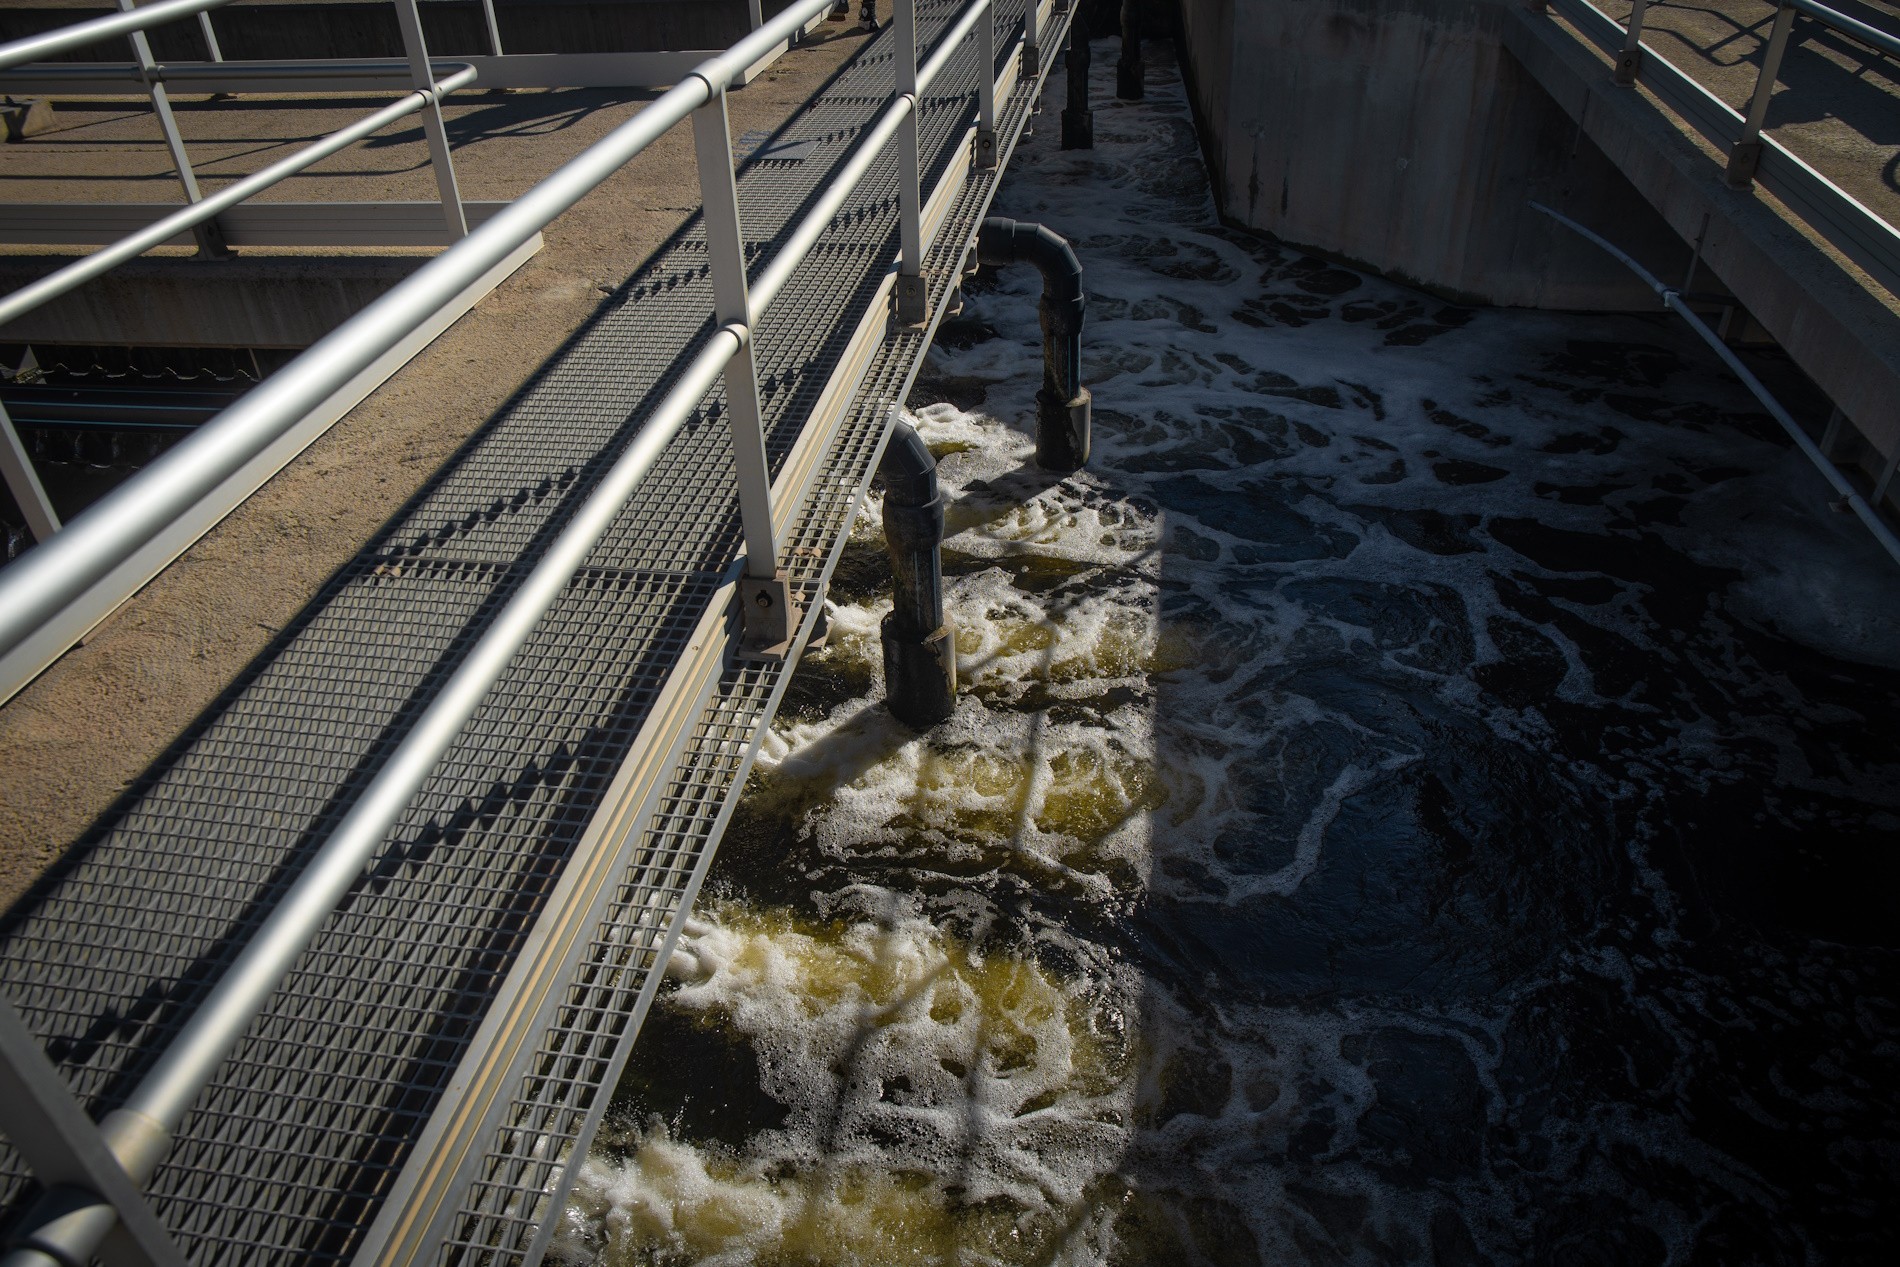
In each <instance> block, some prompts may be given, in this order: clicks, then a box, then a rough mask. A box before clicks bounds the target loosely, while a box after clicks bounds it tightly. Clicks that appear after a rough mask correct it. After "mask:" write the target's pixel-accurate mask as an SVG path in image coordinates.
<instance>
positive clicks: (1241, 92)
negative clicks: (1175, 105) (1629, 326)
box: [1180, 0, 1687, 310]
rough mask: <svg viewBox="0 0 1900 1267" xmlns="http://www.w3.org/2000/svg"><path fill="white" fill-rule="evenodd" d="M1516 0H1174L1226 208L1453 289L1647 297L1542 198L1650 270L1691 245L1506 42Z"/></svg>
mask: <svg viewBox="0 0 1900 1267" xmlns="http://www.w3.org/2000/svg"><path fill="white" fill-rule="evenodd" d="M1513 3H1516V0H1180V10H1181V22H1182V35H1183V40H1182V42H1183V45H1184V47H1185V53H1186V59H1187V62H1188V64H1189V68H1190V70H1191V73H1192V91H1193V93H1194V97H1195V105H1196V108H1197V109H1198V111H1199V112H1200V115H1201V120H1202V125H1203V136H1204V145H1205V146H1206V148H1207V151H1208V157H1209V161H1210V164H1211V165H1212V167H1213V168H1214V183H1215V188H1216V192H1217V196H1218V198H1219V200H1220V204H1221V210H1222V212H1223V214H1225V215H1226V216H1228V217H1229V218H1230V219H1232V220H1234V221H1235V222H1237V223H1240V224H1243V225H1246V226H1248V227H1251V228H1255V229H1262V230H1265V231H1266V232H1268V233H1271V234H1273V235H1274V236H1275V237H1278V238H1281V239H1283V240H1285V241H1287V242H1291V243H1295V244H1298V245H1301V246H1307V247H1311V248H1314V249H1317V250H1320V251H1324V252H1328V253H1330V254H1334V255H1338V256H1342V257H1344V258H1346V259H1348V260H1351V261H1353V262H1355V263H1358V264H1361V265H1364V266H1366V267H1369V268H1371V269H1373V270H1376V271H1378V272H1380V273H1384V274H1386V275H1388V276H1392V277H1395V278H1399V279H1402V280H1406V281H1410V282H1414V283H1417V284H1420V285H1423V286H1426V287H1428V288H1431V289H1433V290H1437V291H1441V292H1444V293H1447V294H1450V295H1452V296H1455V297H1459V298H1463V299H1467V300H1472V301H1481V302H1486V303H1494V304H1508V305H1516V306H1524V307H1540V308H1560V309H1584V310H1589V309H1630V308H1648V307H1653V306H1654V299H1653V297H1652V296H1651V295H1650V294H1649V292H1648V291H1647V290H1646V289H1645V288H1643V287H1642V285H1641V284H1640V283H1638V282H1636V281H1635V280H1634V279H1633V278H1632V277H1631V276H1630V275H1629V274H1628V273H1627V272H1625V271H1624V270H1623V269H1622V268H1621V267H1619V266H1617V265H1615V264H1613V263H1611V262H1609V261H1607V260H1606V259H1605V258H1604V257H1603V255H1602V254H1601V253H1600V252H1598V251H1597V250H1596V249H1595V248H1594V247H1591V246H1589V245H1587V244H1585V243H1583V242H1581V241H1579V240H1577V239H1575V238H1572V237H1570V236H1569V235H1567V234H1561V233H1554V232H1552V226H1551V222H1550V221H1549V220H1547V219H1545V218H1544V217H1543V216H1541V215H1538V214H1537V213H1535V212H1533V211H1531V210H1530V209H1529V207H1528V206H1527V205H1526V204H1527V202H1528V201H1529V200H1530V199H1533V198H1535V199H1537V200H1539V201H1542V202H1545V203H1547V204H1549V205H1552V206H1555V207H1557V208H1558V209H1559V210H1562V211H1564V212H1566V213H1567V214H1569V215H1572V216H1575V217H1576V218H1578V219H1580V220H1582V221H1584V222H1585V223H1588V224H1595V225H1605V226H1615V227H1616V236H1617V239H1618V241H1619V242H1620V243H1621V244H1622V245H1624V246H1625V247H1627V248H1629V249H1631V250H1632V251H1633V253H1634V254H1636V255H1637V257H1638V258H1640V259H1643V260H1644V262H1645V263H1648V264H1650V265H1651V266H1652V267H1653V268H1655V269H1657V271H1658V272H1659V273H1661V275H1663V276H1671V277H1673V276H1679V275H1680V273H1681V271H1682V268H1683V265H1684V263H1685V262H1686V254H1687V252H1686V248H1685V247H1684V246H1683V244H1682V241H1681V239H1680V238H1679V237H1678V236H1677V235H1676V234H1675V233H1674V232H1672V231H1671V229H1670V228H1669V226H1668V224H1667V223H1665V222H1664V220H1663V219H1662V217H1661V216H1659V215H1658V214H1657V213H1656V212H1655V211H1654V210H1653V209H1652V208H1651V207H1650V205H1649V204H1648V203H1647V202H1646V201H1645V200H1644V199H1643V197H1642V196H1641V195H1640V194H1638V193H1637V191H1636V190H1635V189H1634V188H1633V187H1632V186H1631V185H1630V183H1629V182H1628V181H1627V180H1626V179H1625V178H1624V177H1623V176H1622V174H1621V173H1620V172H1619V171H1618V170H1617V168H1616V167H1615V165H1614V164H1612V163H1611V162H1610V160H1609V159H1608V158H1606V157H1605V156H1604V154H1603V152H1602V151H1601V150H1599V149H1598V148H1597V146H1596V145H1595V144H1594V143H1593V142H1591V140H1590V139H1589V138H1588V136H1586V135H1584V134H1583V132H1582V130H1581V129H1580V128H1579V127H1578V126H1577V124H1576V122H1575V121H1574V120H1572V119H1571V118H1570V117H1569V116H1568V115H1566V114H1565V112H1564V111H1563V110H1562V109H1561V108H1560V107H1559V106H1558V105H1557V103H1556V102H1554V101H1553V100H1552V99H1551V97H1550V95H1549V94H1548V93H1547V92H1545V90H1544V89H1543V88H1542V87H1541V86H1540V85H1539V84H1538V82H1537V81H1536V80H1535V79H1534V78H1533V77H1532V76H1531V74H1530V73H1529V72H1528V71H1527V70H1525V69H1524V67H1523V66H1522V65H1521V64H1520V63H1519V62H1518V61H1517V60H1516V59H1515V58H1514V57H1512V56H1511V55H1510V53H1508V52H1507V51H1506V50H1505V48H1504V44H1503V37H1502V30H1503V21H1504V20H1505V19H1508V18H1509V17H1510V16H1511V14H1510V11H1509V8H1508V7H1507V6H1508V5H1510V4H1513Z"/></svg>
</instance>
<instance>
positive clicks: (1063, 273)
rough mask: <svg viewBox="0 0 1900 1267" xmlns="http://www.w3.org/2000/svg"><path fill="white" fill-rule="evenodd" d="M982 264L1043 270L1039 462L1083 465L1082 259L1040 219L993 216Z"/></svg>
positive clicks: (1086, 409)
mask: <svg viewBox="0 0 1900 1267" xmlns="http://www.w3.org/2000/svg"><path fill="white" fill-rule="evenodd" d="M976 259H977V263H978V264H988V265H991V266H996V265H1001V264H1010V263H1014V262H1015V261H1017V260H1023V261H1026V262H1028V263H1031V264H1034V265H1035V266H1036V268H1037V270H1038V271H1039V272H1041V274H1042V304H1041V315H1042V387H1041V388H1040V389H1039V390H1038V391H1037V392H1036V465H1037V466H1040V467H1042V468H1043V469H1044V470H1049V471H1075V470H1080V469H1081V468H1082V467H1083V466H1085V465H1086V464H1087V463H1088V460H1089V415H1090V413H1091V411H1092V407H1093V404H1092V400H1091V398H1090V396H1089V389H1088V388H1086V387H1084V386H1082V313H1083V309H1084V308H1085V307H1086V306H1087V303H1088V298H1087V296H1086V295H1084V294H1083V293H1082V262H1081V261H1080V260H1078V259H1076V258H1075V251H1074V250H1073V249H1072V248H1071V247H1070V246H1069V244H1068V243H1067V242H1066V241H1064V240H1063V239H1062V238H1061V237H1060V236H1059V235H1058V234H1056V233H1054V232H1052V231H1051V230H1049V229H1046V228H1044V227H1043V226H1042V225H1039V224H1028V223H1025V222H1018V221H1015V220H1007V219H1004V218H1003V217H1001V216H991V217H990V218H989V219H987V220H985V221H983V227H982V229H981V230H979V231H978V233H977V236H976Z"/></svg>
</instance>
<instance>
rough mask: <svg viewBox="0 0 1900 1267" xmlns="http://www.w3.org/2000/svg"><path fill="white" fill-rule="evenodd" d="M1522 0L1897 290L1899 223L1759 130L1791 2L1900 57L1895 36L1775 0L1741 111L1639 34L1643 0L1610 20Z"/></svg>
mask: <svg viewBox="0 0 1900 1267" xmlns="http://www.w3.org/2000/svg"><path fill="white" fill-rule="evenodd" d="M1527 3H1528V4H1530V6H1531V7H1532V8H1534V9H1538V10H1547V11H1551V12H1555V13H1557V14H1558V15H1560V16H1561V17H1563V18H1564V19H1565V20H1566V21H1567V22H1569V23H1570V24H1571V25H1572V27H1574V28H1575V30H1576V31H1577V32H1578V33H1579V34H1581V35H1582V36H1583V37H1584V38H1585V39H1587V40H1589V41H1590V42H1591V43H1593V44H1595V45H1597V46H1598V47H1599V48H1601V49H1603V50H1604V51H1605V52H1607V53H1609V54H1610V56H1611V57H1612V59H1613V60H1614V61H1615V71H1614V74H1615V77H1616V80H1617V82H1618V83H1622V84H1635V83H1638V82H1640V83H1642V84H1643V85H1644V86H1645V87H1647V88H1648V89H1650V90H1651V91H1652V92H1654V93H1655V94H1656V96H1657V97H1658V98H1659V99H1660V100H1661V101H1662V102H1663V104H1664V105H1666V106H1667V107H1668V108H1669V109H1671V110H1672V111H1674V112H1675V113H1676V114H1677V115H1678V116H1680V117H1681V119H1682V120H1683V122H1684V123H1686V124H1687V125H1688V126H1689V127H1691V128H1692V129H1694V130H1695V131H1696V132H1698V133H1700V134H1701V135H1702V136H1703V137H1705V138H1706V139H1707V140H1708V141H1709V142H1710V143H1712V144H1713V145H1714V146H1715V147H1716V148H1717V149H1719V150H1721V151H1722V152H1723V153H1724V154H1725V155H1726V156H1727V178H1728V180H1729V183H1730V184H1731V185H1733V186H1734V187H1736V188H1739V189H1746V188H1748V187H1749V186H1751V185H1753V184H1757V183H1759V184H1760V185H1761V186H1762V187H1763V188H1765V189H1767V190H1768V191H1769V192H1770V193H1772V194H1774V195H1775V196H1776V197H1777V198H1779V199H1780V200H1781V201H1782V202H1783V203H1785V204H1786V205H1787V207H1788V208H1789V210H1791V211H1792V212H1793V213H1794V214H1795V215H1796V216H1798V217H1800V218H1801V219H1802V220H1803V221H1805V222H1806V223H1807V224H1808V225H1809V226H1810V227H1811V228H1812V229H1813V230H1814V232H1815V233H1816V234H1818V235H1819V236H1820V237H1821V238H1822V239H1823V240H1825V241H1826V242H1827V243H1828V244H1829V245H1830V246H1832V247H1833V248H1834V249H1836V250H1838V251H1840V252H1841V253H1842V254H1843V255H1845V256H1847V258H1848V259H1850V260H1852V261H1853V262H1854V263H1855V264H1856V265H1858V266H1859V267H1860V268H1862V269H1864V270H1866V272H1867V274H1868V275H1869V276H1870V277H1872V278H1873V279H1874V281H1875V282H1876V283H1878V284H1879V285H1881V286H1883V287H1885V288H1886V289H1887V290H1888V291H1890V292H1891V293H1893V294H1895V295H1900V229H1896V228H1895V226H1894V225H1893V224H1892V223H1890V222H1889V221H1887V220H1885V219H1883V218H1882V217H1881V216H1880V215H1879V214H1877V213H1876V212H1874V211H1873V210H1871V209H1870V208H1868V207H1867V206H1866V205H1865V204H1864V203H1862V202H1861V201H1860V200H1859V199H1857V198H1855V197H1854V196H1853V195H1852V194H1849V193H1848V192H1847V191H1846V190H1844V189H1842V188H1841V187H1840V186H1838V185H1836V184H1835V183H1834V182H1833V181H1831V180H1829V179H1828V178H1827V177H1826V176H1824V175H1822V174H1821V173H1820V172H1818V171H1816V170H1815V169H1814V168H1813V167H1811V166H1810V165H1809V164H1807V163H1805V162H1803V161H1802V160H1801V159H1800V158H1799V157H1797V156H1796V155H1794V154H1793V153H1791V152H1789V151H1788V150H1787V149H1786V148H1785V147H1784V146H1782V145H1781V144H1780V143H1779V142H1777V141H1776V140H1774V139H1773V138H1771V137H1766V136H1764V135H1762V128H1763V126H1764V124H1765V122H1766V119H1767V114H1768V102H1769V98H1770V96H1771V94H1772V92H1773V90H1774V86H1775V84H1776V83H1777V82H1778V81H1779V75H1780V66H1781V59H1782V55H1783V53H1785V51H1786V48H1787V42H1788V36H1789V31H1790V29H1791V26H1792V22H1793V18H1794V16H1795V13H1796V12H1797V11H1799V12H1800V13H1802V14H1804V15H1806V16H1808V17H1810V18H1812V19H1814V20H1815V21H1818V22H1821V23H1822V24H1824V25H1826V26H1827V27H1829V28H1830V29H1832V30H1835V31H1839V32H1840V33H1841V34H1843V35H1846V36H1849V37H1851V38H1853V39H1856V40H1859V41H1860V42H1861V43H1863V44H1866V45H1868V46H1869V47H1870V48H1873V49H1875V50H1876V51H1878V52H1881V53H1883V54H1885V55H1888V56H1893V57H1896V58H1900V40H1897V39H1895V37H1892V36H1889V35H1887V34H1886V33H1885V32H1882V31H1880V30H1878V29H1877V28H1874V27H1871V26H1868V25H1867V24H1865V23H1861V22H1857V21H1855V20H1854V19H1852V18H1849V17H1847V16H1846V15H1845V14H1842V13H1838V12H1836V11H1835V10H1833V9H1830V8H1828V7H1827V6H1825V5H1822V4H1819V3H1816V2H1815V0H1781V2H1780V3H1779V4H1778V6H1777V10H1776V15H1775V23H1774V26H1773V27H1772V28H1771V30H1770V33H1769V37H1768V47H1767V49H1766V50H1765V53H1764V56H1763V60H1762V65H1761V67H1760V69H1759V71H1758V72H1757V75H1756V80H1755V86H1754V89H1753V91H1752V92H1751V93H1750V95H1749V100H1748V102H1747V106H1746V112H1743V111H1737V110H1735V109H1733V108H1732V107H1730V106H1729V105H1728V104H1727V103H1726V102H1724V101H1722V100H1721V99H1720V98H1719V97H1717V96H1715V94H1714V93H1712V92H1710V91H1709V90H1708V89H1707V88H1705V87H1703V86H1702V85H1701V84H1699V83H1697V82H1696V81H1695V79H1694V78H1693V77H1692V76H1690V75H1689V74H1688V73H1687V72H1685V71H1683V70H1682V69H1680V68H1679V67H1677V66H1676V65H1675V64H1674V63H1672V62H1670V61H1669V59H1668V58H1666V57H1664V56H1662V55H1661V54H1660V53H1658V52H1656V50H1654V49H1653V48H1650V47H1649V46H1648V45H1647V44H1644V43H1643V42H1642V37H1643V22H1644V18H1645V16H1646V13H1647V10H1648V8H1649V4H1650V0H1635V4H1634V6H1633V9H1632V12H1631V15H1630V20H1629V21H1628V22H1619V21H1617V20H1616V19H1615V18H1613V17H1611V16H1610V15H1609V14H1607V13H1605V12H1604V11H1603V10H1602V9H1601V8H1599V7H1597V4H1596V3H1593V2H1592V0H1527Z"/></svg>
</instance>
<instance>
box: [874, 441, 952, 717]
mask: <svg viewBox="0 0 1900 1267" xmlns="http://www.w3.org/2000/svg"><path fill="white" fill-rule="evenodd" d="M878 475H879V477H880V478H881V479H882V480H883V482H884V543H885V547H886V548H887V549H888V550H889V551H890V555H891V578H892V590H893V594H892V597H893V600H894V602H893V605H892V608H891V614H890V615H888V616H886V617H885V618H884V623H883V625H882V626H881V627H880V629H879V634H880V635H881V637H882V639H883V642H884V696H885V699H886V701H887V702H888V703H889V704H890V709H891V713H892V714H893V715H894V716H895V717H896V718H897V719H898V720H899V721H901V722H903V723H904V724H905V725H907V726H911V727H914V728H916V729H918V730H923V729H926V728H928V727H930V726H934V725H936V724H937V723H938V722H940V721H943V720H944V719H945V718H947V717H949V716H950V714H951V713H953V712H955V711H956V706H957V642H956V631H955V630H954V629H953V628H952V627H951V625H950V622H949V621H948V620H947V619H946V618H945V617H944V614H943V555H942V552H941V547H942V545H943V494H942V492H941V491H940V490H939V489H938V487H937V460H936V459H935V458H934V457H932V456H931V455H930V449H929V447H928V446H926V445H925V444H924V440H923V437H922V436H920V435H918V434H917V429H916V428H915V427H912V426H911V425H910V424H909V423H907V422H904V421H903V420H902V419H899V420H898V421H897V422H896V423H894V424H893V426H892V429H891V439H890V443H889V444H888V445H886V446H885V449H884V460H883V462H881V463H880V464H879V465H878Z"/></svg>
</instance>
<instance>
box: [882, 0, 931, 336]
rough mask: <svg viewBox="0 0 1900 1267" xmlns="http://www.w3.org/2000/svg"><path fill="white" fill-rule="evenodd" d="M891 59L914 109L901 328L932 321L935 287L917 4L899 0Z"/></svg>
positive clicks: (906, 131)
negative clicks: (922, 164)
mask: <svg viewBox="0 0 1900 1267" xmlns="http://www.w3.org/2000/svg"><path fill="white" fill-rule="evenodd" d="M894 10H895V11H894V19H895V20H894V22H893V24H892V38H893V41H894V42H893V44H892V46H891V61H892V67H893V71H894V76H895V81H896V82H895V84H894V85H893V89H892V93H893V96H895V97H909V98H910V102H911V108H910V111H909V113H908V114H907V115H906V116H905V118H904V122H903V124H902V125H901V126H899V127H898V129H897V218H898V222H899V236H900V238H901V239H902V250H903V258H902V259H901V260H899V261H898V269H897V290H896V307H897V321H898V324H899V325H906V326H920V325H923V324H924V322H925V321H926V320H927V319H928V318H929V315H930V313H929V289H928V288H929V283H928V281H927V280H926V278H925V277H924V270H923V265H924V229H923V215H924V207H923V185H922V173H921V171H920V168H919V160H918V153H917V114H918V111H919V110H920V109H921V108H922V102H920V101H919V100H918V97H917V0H895V5H894Z"/></svg>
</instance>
